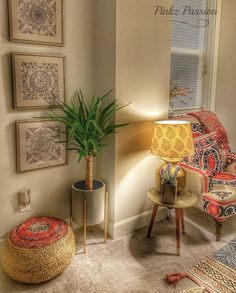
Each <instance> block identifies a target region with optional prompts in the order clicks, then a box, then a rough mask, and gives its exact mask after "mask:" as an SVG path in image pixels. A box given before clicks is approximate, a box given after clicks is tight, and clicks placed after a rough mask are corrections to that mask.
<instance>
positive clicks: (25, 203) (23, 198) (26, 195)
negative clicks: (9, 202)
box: [19, 188, 31, 213]
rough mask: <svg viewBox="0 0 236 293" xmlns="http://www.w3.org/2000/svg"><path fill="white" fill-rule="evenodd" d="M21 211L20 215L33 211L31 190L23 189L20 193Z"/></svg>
mask: <svg viewBox="0 0 236 293" xmlns="http://www.w3.org/2000/svg"><path fill="white" fill-rule="evenodd" d="M19 209H20V213H24V212H27V211H29V210H30V209H31V206H30V189H29V188H25V189H22V190H20V192H19Z"/></svg>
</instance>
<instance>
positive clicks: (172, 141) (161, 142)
mask: <svg viewBox="0 0 236 293" xmlns="http://www.w3.org/2000/svg"><path fill="white" fill-rule="evenodd" d="M194 152H195V149H194V145H193V138H192V129H191V124H190V122H188V121H178V120H165V121H157V122H155V123H154V135H153V138H152V145H151V153H152V154H153V155H157V156H159V157H161V159H162V160H163V161H164V163H163V164H162V165H161V166H160V167H159V168H158V169H157V170H156V174H155V181H156V186H157V188H158V189H159V190H160V186H161V174H160V173H161V169H162V168H166V167H167V164H168V163H171V165H172V167H171V172H174V171H175V169H176V167H177V166H178V163H179V162H180V161H182V160H183V158H184V157H189V156H191V155H193V154H194ZM176 179H177V190H178V191H181V190H184V188H185V186H186V174H185V171H184V170H183V169H182V168H180V170H179V172H178V175H177V177H176Z"/></svg>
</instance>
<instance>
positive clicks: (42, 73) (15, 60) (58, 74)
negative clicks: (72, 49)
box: [12, 52, 65, 109]
mask: <svg viewBox="0 0 236 293" xmlns="http://www.w3.org/2000/svg"><path fill="white" fill-rule="evenodd" d="M12 69H13V87H14V108H15V109H29V108H30V109H31V108H48V107H51V106H54V107H55V106H56V102H55V99H56V100H58V101H63V102H64V101H65V57H64V56H63V55H47V54H31V53H22V52H14V53H12Z"/></svg>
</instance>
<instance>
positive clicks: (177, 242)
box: [175, 209, 180, 256]
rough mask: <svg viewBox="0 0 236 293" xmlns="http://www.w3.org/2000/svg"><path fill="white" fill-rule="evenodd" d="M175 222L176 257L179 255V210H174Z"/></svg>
mask: <svg viewBox="0 0 236 293" xmlns="http://www.w3.org/2000/svg"><path fill="white" fill-rule="evenodd" d="M175 222H176V248H177V255H178V256H179V255H180V209H175Z"/></svg>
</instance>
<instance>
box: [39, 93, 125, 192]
mask: <svg viewBox="0 0 236 293" xmlns="http://www.w3.org/2000/svg"><path fill="white" fill-rule="evenodd" d="M111 92H112V90H110V91H108V92H107V93H106V94H105V95H104V96H102V97H96V96H93V98H92V100H91V102H90V103H89V105H86V103H85V101H84V97H83V93H82V91H81V90H80V91H79V92H78V91H77V92H76V99H75V101H74V102H73V101H72V100H71V102H70V103H69V104H65V103H63V102H61V101H58V100H57V99H54V100H55V103H56V105H57V106H58V107H59V111H55V110H53V109H52V108H50V109H49V111H50V112H48V113H46V114H45V117H43V118H47V119H50V120H53V121H58V122H61V123H63V124H64V125H65V126H66V129H67V141H66V142H67V143H68V148H67V150H69V151H70V150H72V151H76V152H77V153H78V156H79V161H80V160H81V159H82V158H84V159H85V160H86V176H85V188H86V190H92V189H93V158H94V157H95V156H96V155H97V154H101V152H102V149H103V147H105V146H106V145H105V144H104V138H105V137H106V136H107V135H109V134H112V133H116V129H117V128H120V127H124V126H126V125H128V123H123V124H115V123H114V122H113V121H112V120H113V117H114V114H115V113H116V112H117V111H119V110H121V109H122V108H124V107H126V106H127V105H125V106H120V105H119V104H118V103H117V101H116V100H115V101H113V102H111V103H108V105H106V106H105V103H106V101H107V98H108V97H109V94H110V93H111Z"/></svg>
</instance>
